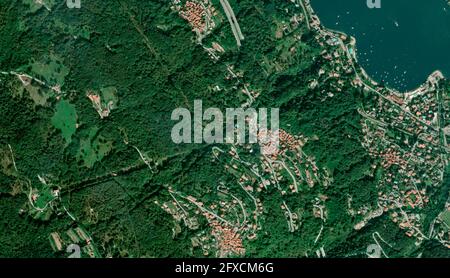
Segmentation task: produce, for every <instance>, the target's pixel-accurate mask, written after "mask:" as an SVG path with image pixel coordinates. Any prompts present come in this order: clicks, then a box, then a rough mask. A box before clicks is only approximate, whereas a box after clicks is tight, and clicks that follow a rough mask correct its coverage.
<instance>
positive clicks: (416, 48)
mask: <svg viewBox="0 0 450 278" xmlns="http://www.w3.org/2000/svg"><path fill="white" fill-rule="evenodd" d="M311 5H312V7H313V8H314V10H315V12H316V13H317V15H318V16H319V18H320V20H321V22H322V24H323V25H324V26H325V27H327V28H330V29H336V30H340V31H343V32H345V33H347V34H350V35H352V36H354V37H355V38H356V40H357V48H358V60H359V63H360V64H361V65H362V66H363V67H364V68H365V70H366V71H367V73H368V74H369V75H370V76H371V77H372V78H373V79H374V80H376V81H378V82H381V81H384V82H385V84H386V85H388V86H390V87H392V88H395V89H397V90H400V91H406V90H412V89H415V88H416V87H418V86H419V85H421V84H422V83H423V82H424V81H425V80H426V78H427V77H428V76H429V75H430V74H431V73H432V72H433V71H435V70H441V71H442V72H443V73H444V75H445V76H446V77H447V78H450V6H449V5H448V3H447V0H381V8H379V9H377V8H375V9H369V8H368V7H367V1H366V0H311Z"/></svg>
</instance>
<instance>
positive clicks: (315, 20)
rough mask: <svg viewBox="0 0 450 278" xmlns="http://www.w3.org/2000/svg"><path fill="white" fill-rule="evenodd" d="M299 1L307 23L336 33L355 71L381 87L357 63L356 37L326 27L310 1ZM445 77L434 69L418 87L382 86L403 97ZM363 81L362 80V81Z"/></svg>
mask: <svg viewBox="0 0 450 278" xmlns="http://www.w3.org/2000/svg"><path fill="white" fill-rule="evenodd" d="M299 1H300V2H302V3H303V2H304V5H305V7H306V12H307V13H308V14H309V16H308V19H311V20H313V23H311V22H310V23H309V24H310V25H311V27H312V28H313V29H314V30H315V31H318V32H321V31H325V32H330V33H333V34H336V35H338V36H337V39H338V40H339V41H340V43H341V44H342V45H344V46H345V48H346V49H345V51H346V52H347V53H348V56H349V57H351V59H352V60H353V64H355V63H357V64H358V67H356V66H355V67H354V69H355V73H356V74H358V70H359V72H360V73H361V75H362V76H364V78H365V79H366V80H367V81H369V82H370V84H372V86H376V87H378V88H379V89H381V87H380V85H379V83H378V82H377V81H375V80H374V79H373V78H372V77H371V76H370V75H369V74H368V73H367V71H366V70H365V69H364V67H363V66H361V65H359V62H358V58H357V53H358V49H357V46H356V44H357V38H355V37H353V36H351V35H348V34H346V33H345V32H343V31H340V30H336V29H332V28H328V27H326V26H325V25H323V24H322V23H321V21H320V18H319V16H318V15H317V13H316V12H315V11H314V8H313V7H312V4H311V1H310V0H299ZM449 4H450V0H449ZM341 36H345V37H349V38H350V39H351V43H350V45H351V46H352V49H353V54H350V53H349V50H348V47H347V46H346V45H345V43H344V41H343V40H342V39H341ZM445 79H447V77H446V76H444V74H443V72H442V71H441V70H439V69H436V70H434V71H433V72H431V73H430V74H429V75H428V76H427V79H426V80H427V81H426V82H423V83H422V84H420V85H419V86H418V87H416V88H415V89H412V90H407V91H399V90H397V89H395V88H392V87H389V86H384V87H382V88H383V89H385V90H388V91H389V92H391V93H393V94H395V95H397V96H399V97H403V96H404V95H406V96H407V95H409V94H415V93H416V92H417V91H422V90H424V89H425V88H429V87H430V84H429V83H430V81H432V82H433V83H438V82H439V81H440V80H445ZM363 83H364V82H363Z"/></svg>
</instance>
